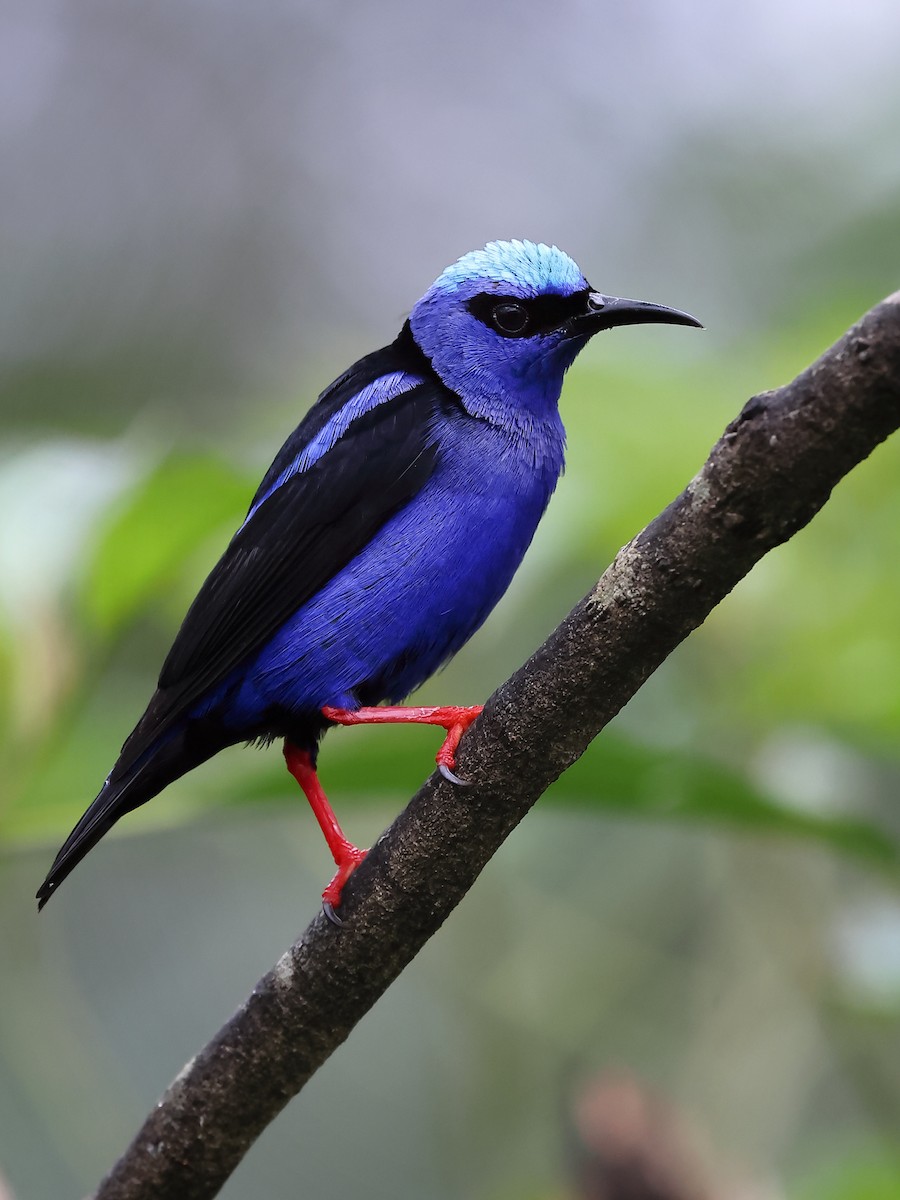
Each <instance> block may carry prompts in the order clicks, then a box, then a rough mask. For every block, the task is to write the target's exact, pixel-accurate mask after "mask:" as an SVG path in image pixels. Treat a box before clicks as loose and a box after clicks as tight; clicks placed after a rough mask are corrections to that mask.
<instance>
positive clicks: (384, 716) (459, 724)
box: [301, 704, 483, 786]
mask: <svg viewBox="0 0 900 1200" xmlns="http://www.w3.org/2000/svg"><path fill="white" fill-rule="evenodd" d="M482 707H483V706H482V705H481V704H476V705H473V706H472V707H470V708H459V707H458V706H456V705H452V704H451V705H446V706H444V707H432V708H415V707H408V706H403V705H396V706H394V707H391V708H357V709H352V708H323V709H322V716H323V717H325V718H326V720H328V721H334V723H335V724H336V725H400V724H413V725H440V726H442V727H443V728H444V729H446V730H447V736H446V737H445V738H444V740H443V742H442V743H441V748H440V750H438V752H437V754H436V755H435V759H434V760H435V762H436V763H437V764H438V766H439V767H440V769H441V774H442V775H444V776H445V777H446V778H447V779H449V780H450V782H451V783H462V782H463V781H462V780H461V779H459V778H458V777H457V776H456V775H454V774H453V770H454V768H455V766H456V748H457V746H458V745H459V741H460V738H461V737H462V735H463V734H464V733H465V732H466V730H467V729H468V728H469V726H470V725H471V724H472V722H473V721H474V720H475V718H476V717H477V716H479V715H480V714H481V710H482ZM301 786H302V785H301Z"/></svg>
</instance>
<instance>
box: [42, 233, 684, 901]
mask: <svg viewBox="0 0 900 1200" xmlns="http://www.w3.org/2000/svg"><path fill="white" fill-rule="evenodd" d="M645 322H664V323H668V324H673V325H694V326H699V324H700V323H699V321H696V320H695V319H694V318H693V317H691V316H689V315H688V314H687V313H683V312H679V311H678V310H677V309H672V308H666V307H664V306H662V305H657V304H648V303H644V302H642V301H635V300H622V299H616V298H614V297H611V296H606V295H602V294H601V293H599V292H595V291H594V290H592V288H591V287H590V285H589V284H588V282H587V280H586V279H585V278H584V276H583V275H582V273H581V271H580V270H579V269H578V267H577V266H576V265H575V263H574V262H573V261H572V259H571V258H569V257H568V255H566V254H563V252H562V251H561V250H558V249H557V248H556V247H555V246H545V245H536V244H534V243H532V242H525V241H510V242H490V243H489V244H488V245H487V246H485V247H484V249H483V250H475V251H473V252H471V253H469V254H466V255H464V256H463V257H462V258H461V259H459V261H458V262H456V263H454V264H453V265H452V266H450V267H448V268H447V269H446V270H445V271H444V272H443V274H441V275H440V276H439V277H438V279H437V280H436V281H435V283H434V284H433V285H432V286H431V287H430V288H429V290H428V291H427V292H426V293H425V295H424V296H423V297H422V299H421V300H419V302H418V303H417V304H416V305H415V307H414V308H413V310H412V313H411V315H410V317H409V320H408V321H407V322H406V323H405V324H404V326H403V328H402V330H401V331H400V334H399V336H398V337H397V339H396V340H395V341H394V342H392V343H391V345H389V346H386V347H385V348H384V349H382V350H376V351H375V352H374V353H373V354H369V355H367V356H366V357H365V358H362V359H360V360H359V362H357V363H355V364H354V365H353V366H352V367H350V368H349V370H347V371H345V372H344V374H343V375H341V376H340V377H339V378H338V379H336V380H335V382H334V383H333V384H331V386H330V387H328V388H326V390H325V391H324V392H323V393H322V395H321V396H320V397H319V399H318V401H317V402H316V404H315V405H313V407H312V408H311V409H310V410H309V412H308V413H307V414H306V416H305V417H304V418H303V420H302V421H301V422H300V424H299V425H298V426H297V428H296V429H295V430H294V432H293V433H292V434H291V435H290V437H289V438H288V439H287V441H286V442H285V444H284V445H283V446H282V448H281V450H280V451H279V452H278V455H277V456H276V458H275V461H274V462H273V463H272V465H271V467H270V468H269V470H268V471H267V473H266V475H265V478H264V479H263V481H262V483H261V484H260V486H259V490H258V491H257V493H256V495H255V496H254V497H253V501H252V503H251V505H250V509H249V512H248V513H247V517H246V519H245V520H244V522H243V524H242V525H241V527H240V528H239V529H238V531H237V533H236V534H235V535H234V537H233V538H232V540H231V542H230V543H229V545H228V547H227V549H226V550H225V553H224V554H223V555H222V558H221V559H220V560H219V562H218V564H217V565H216V567H215V568H214V569H213V571H212V573H211V574H210V576H209V578H208V579H207V580H206V582H205V583H204V584H203V586H202V587H201V589H200V592H199V594H198V596H197V598H196V600H195V601H194V603H193V604H192V605H191V607H190V609H189V611H188V614H187V616H186V617H185V620H184V623H183V625H182V626H181V629H180V631H179V633H178V636H177V637H176V639H175V643H174V645H173V646H172V649H171V650H170V651H169V655H168V657H167V658H166V660H165V663H164V664H163V668H162V672H161V673H160V676H159V684H158V686H157V690H156V691H155V693H154V694H153V696H152V697H151V699H150V703H149V704H148V706H147V710H146V712H145V713H144V715H143V716H142V717H141V719H140V721H138V723H137V726H136V727H135V729H134V731H133V732H132V733H131V735H130V736H129V738H128V740H127V741H126V742H125V744H124V746H123V747H122V752H121V755H120V756H119V759H118V761H117V762H116V764H115V766H114V767H113V769H112V771H111V772H110V774H109V777H108V778H107V780H106V782H105V783H104V785H103V787H102V788H101V790H100V793H99V795H98V796H97V798H96V799H95V800H94V802H93V804H91V806H90V808H88V810H87V812H86V813H85V814H84V816H83V817H82V818H81V820H80V821H79V822H78V824H77V825H76V826H75V828H74V830H73V831H72V833H71V834H70V836H69V838H68V839H67V840H66V842H65V844H64V845H63V847H62V849H61V850H60V852H59V854H58V855H57V856H56V860H55V861H54V863H53V866H52V867H51V869H50V872H49V874H48V875H47V878H46V880H45V881H44V883H43V884H42V885H41V888H40V890H39V891H38V893H37V898H38V900H39V902H40V904H39V906H40V907H42V906H43V905H44V904H45V903H46V901H47V900H48V899H49V897H50V896H51V895H52V894H53V893H54V891H55V890H56V888H57V887H58V886H59V884H60V883H61V882H62V880H63V879H65V878H66V876H67V875H68V874H69V872H70V871H71V870H72V869H73V868H74V867H75V866H76V864H77V863H78V862H80V860H81V859H82V858H83V857H84V855H85V854H87V852H88V851H89V850H90V849H91V848H92V847H93V846H94V845H96V843H97V842H98V841H99V840H100V838H101V837H103V835H104V834H105V833H106V832H107V830H109V829H110V828H111V827H112V826H113V825H114V824H115V822H116V821H118V820H119V818H120V817H122V816H123V815H124V814H125V813H127V812H130V811H131V810H132V809H135V808H137V807H138V806H139V805H141V804H144V803H146V801H148V800H150V799H151V798H152V797H153V796H155V795H156V794H157V793H158V792H160V791H162V789H163V788H165V787H166V786H167V785H168V784H170V783H171V782H172V781H173V780H175V779H178V778H179V777H180V776H182V775H184V774H185V772H187V771H190V770H192V769H193V768H194V767H196V766H199V765H200V764H201V763H202V762H205V761H206V760H207V759H208V758H211V757H212V755H214V754H217V753H218V752H219V751H220V750H222V749H224V748H225V747H226V746H230V745H233V744H234V743H236V742H247V741H261V742H264V743H265V742H270V741H273V740H274V739H276V738H283V739H284V753H285V758H286V761H287V765H288V769H289V770H290V772H291V774H292V775H293V776H294V777H295V779H296V780H297V782H298V783H299V785H300V787H301V788H302V789H303V791H304V793H305V794H306V796H307V798H308V800H309V802H310V804H311V805H312V807H313V811H314V812H315V814H316V816H317V818H318V820H319V823H320V825H321V827H322V830H323V832H324V834H325V837H326V839H327V841H328V845H329V848H330V850H331V852H332V855H333V857H334V860H335V863H336V866H337V874H336V875H335V877H334V879H333V880H332V881H331V883H330V884H329V886H328V887H327V888H326V889H325V892H324V893H323V902H324V905H325V911H326V913H327V914H328V915H329V916H330V917H331V918H332V919H335V920H336V919H337V918H336V917H335V914H334V909H335V908H336V907H337V906H338V904H339V903H340V898H341V889H342V888H343V885H344V883H345V882H346V880H347V878H348V877H349V875H350V873H351V872H352V871H353V869H354V868H355V867H356V865H357V864H358V863H359V861H360V860H361V859H362V857H363V856H364V854H365V851H363V850H359V849H357V848H356V847H355V846H353V845H352V844H351V843H350V842H349V841H348V840H347V839H346V838H345V837H344V835H343V833H342V831H341V828H340V826H339V825H338V822H337V820H336V818H335V816H334V814H333V812H332V810H331V808H330V806H329V804H328V801H327V799H326V797H325V795H324V792H323V791H322V788H321V785H320V784H319V781H318V777H317V775H316V757H317V752H318V746H319V741H320V739H321V737H322V734H323V733H324V732H325V731H326V730H327V729H328V728H330V727H331V726H332V725H334V724H344V725H352V724H358V723H361V722H384V721H418V722H425V723H429V724H435V725H439V726H443V727H444V728H445V730H446V731H447V736H446V738H445V741H444V743H443V745H442V747H441V750H440V751H439V753H438V756H437V761H438V763H439V765H440V768H441V770H442V772H443V773H444V774H445V775H446V777H447V778H448V779H450V780H451V782H454V783H461V782H462V781H461V780H460V779H459V778H458V777H457V776H456V775H455V774H454V766H455V751H456V746H457V744H458V742H459V739H460V737H461V735H462V733H463V731H464V730H465V729H466V727H467V726H468V725H469V724H470V723H471V721H472V720H474V719H475V717H476V716H477V714H478V713H479V712H480V711H481V710H480V708H479V707H475V708H397V707H375V706H380V705H382V704H383V702H384V701H388V702H389V703H390V704H391V705H396V704H397V702H398V701H399V700H401V699H403V698H404V697H405V696H406V695H408V694H409V693H410V692H411V691H413V689H415V688H417V687H418V686H419V685H420V684H421V683H423V682H424V680H426V679H427V678H428V677H429V676H430V675H432V674H433V673H434V672H435V671H436V670H437V669H438V668H439V667H440V666H441V665H442V664H443V663H445V662H446V661H447V660H448V659H449V658H450V657H451V656H452V655H454V654H455V653H456V652H457V650H459V649H460V647H461V646H462V645H463V644H464V643H465V642H466V641H467V640H468V639H469V638H470V637H471V636H472V634H473V633H474V632H475V630H476V629H478V627H479V626H480V625H481V624H482V622H483V621H484V619H485V618H486V617H487V615H488V613H489V612H490V611H491V609H492V608H493V607H494V605H495V604H496V603H497V601H498V600H499V599H500V597H501V596H502V595H503V593H504V592H505V590H506V588H507V586H508V585H509V582H510V580H511V579H512V577H513V574H514V572H515V571H516V568H517V567H518V566H519V563H520V562H521V561H522V557H523V555H524V554H525V551H526V550H527V548H528V545H529V543H530V542H531V539H532V537H533V535H534V531H535V529H536V527H537V524H538V521H539V520H540V518H541V515H542V514H543V512H544V510H545V508H546V507H547V502H548V501H549V499H550V496H551V494H552V492H553V489H554V487H555V486H556V482H557V480H558V479H559V476H560V474H561V472H562V469H563V454H564V447H565V432H564V430H563V425H562V421H561V420H560V416H559V410H558V401H559V396H560V392H561V389H562V383H563V375H564V374H565V372H566V370H567V369H568V367H570V366H571V364H572V362H573V361H574V359H575V357H576V355H577V354H578V353H579V352H580V351H581V350H582V349H583V348H584V346H585V345H587V342H588V340H589V339H590V338H591V337H593V335H594V334H595V333H597V332H598V331H599V330H601V329H609V328H611V327H613V326H615V325H634V324H640V323H645Z"/></svg>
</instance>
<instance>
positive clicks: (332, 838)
mask: <svg viewBox="0 0 900 1200" xmlns="http://www.w3.org/2000/svg"><path fill="white" fill-rule="evenodd" d="M284 760H285V762H286V763H287V769H288V770H289V771H290V773H291V774H292V775H293V777H294V778H295V779H296V780H297V782H298V783H299V784H300V787H301V788H302V789H303V794H304V795H305V796H306V798H307V800H308V801H309V806H310V808H311V809H312V810H313V813H314V814H315V818H316V820H317V821H318V822H319V828H320V829H321V830H322V832H323V833H324V834H325V841H326V842H327V843H328V849H329V850H330V851H331V854H332V857H333V858H334V861H335V863H336V864H337V873H336V874H335V877H334V879H332V881H331V883H329V885H328V887H327V888H326V889H325V891H324V892H323V893H322V904H323V907H324V909H325V915H326V916H327V917H328V918H329V920H331V921H334V922H335V923H336V924H338V925H340V921H339V920H338V918H337V917H335V915H334V910H335V909H336V908H337V907H338V905H339V904H340V902H341V893H342V892H343V890H344V884H345V883H346V882H347V880H348V879H349V878H350V876H351V875H352V874H353V872H354V871H355V870H356V868H357V867H358V866H359V864H360V863H361V862H362V860H363V859H364V858H365V857H366V853H367V851H365V850H360V849H359V847H358V846H354V845H353V843H352V842H348V841H347V839H346V838H345V837H344V831H343V830H342V829H341V827H340V825H339V824H338V819H337V817H336V816H335V815H334V810H333V809H332V807H331V805H330V804H329V803H328V797H327V796H326V795H325V792H324V790H323V788H322V785H321V783H319V777H318V775H317V774H316V768H315V767H314V766H313V763H312V756H311V755H310V753H309V751H308V750H299V749H298V748H297V747H296V746H294V745H292V744H291V743H290V742H289V741H287V739H285V743H284Z"/></svg>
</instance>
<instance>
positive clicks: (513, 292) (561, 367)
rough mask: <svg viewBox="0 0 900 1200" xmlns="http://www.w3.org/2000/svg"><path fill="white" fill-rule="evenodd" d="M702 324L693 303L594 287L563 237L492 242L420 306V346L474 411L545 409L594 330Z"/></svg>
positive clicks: (416, 326) (413, 323)
mask: <svg viewBox="0 0 900 1200" xmlns="http://www.w3.org/2000/svg"><path fill="white" fill-rule="evenodd" d="M651 321H655V322H663V323H666V324H670V325H696V326H699V324H700V322H699V321H697V320H695V319H694V318H693V317H691V316H689V315H688V314H687V313H683V312H679V311H678V310H677V309H674V308H666V307H664V306H663V305H659V304H648V303H645V302H643V301H640V300H621V299H617V298H616V297H613V296H606V295H603V294H601V293H600V292H596V291H594V290H593V289H592V288H591V286H590V284H589V283H588V281H587V280H586V279H585V277H584V276H583V275H582V273H581V271H580V270H579V268H578V267H577V266H576V265H575V263H574V262H573V261H572V259H571V258H569V256H568V255H567V254H564V253H563V252H562V250H558V249H557V248H556V246H544V245H537V244H535V243H534V242H519V241H512V242H489V243H488V244H487V245H486V246H485V247H484V249H483V250H473V251H471V253H469V254H465V255H463V257H462V258H461V259H459V261H458V262H455V263H454V264H453V265H452V266H450V267H448V268H447V269H446V270H445V271H444V272H443V273H442V274H441V275H439V276H438V278H437V279H436V280H435V282H434V283H433V284H432V286H431V287H430V288H429V289H428V291H427V292H426V293H425V295H424V296H423V297H422V299H421V300H420V301H419V302H418V304H416V306H415V308H414V309H413V311H412V313H411V314H410V327H411V329H412V334H413V337H414V338H415V340H416V342H417V343H418V345H419V347H420V348H421V349H422V350H423V351H424V353H425V354H426V355H427V356H428V358H429V359H430V360H431V363H432V366H433V367H434V369H435V371H436V372H437V373H438V375H439V376H440V378H441V379H442V380H443V382H444V383H445V384H446V385H447V386H448V387H450V388H452V389H453V390H454V391H455V392H457V393H458V394H459V395H460V396H461V397H462V399H463V402H464V403H465V404H466V406H467V407H469V408H470V409H471V410H472V411H475V412H478V413H479V414H480V415H484V416H489V417H496V418H497V419H498V420H500V419H502V414H503V411H504V410H508V409H509V408H510V407H513V408H515V409H517V410H520V411H521V410H522V409H527V410H530V411H531V413H532V414H534V415H538V414H540V413H542V412H545V411H547V410H548V409H550V408H553V407H555V406H556V404H557V402H558V400H559V394H560V390H561V389H562V381H563V375H564V373H565V371H566V370H567V369H568V367H570V366H571V365H572V363H573V361H574V360H575V357H576V355H577V354H578V352H579V351H580V350H582V349H583V348H584V346H585V345H587V342H588V341H589V339H590V338H592V337H593V335H594V334H595V333H599V331H600V330H601V329H610V328H612V327H613V326H614V325H637V324H642V323H645V322H651Z"/></svg>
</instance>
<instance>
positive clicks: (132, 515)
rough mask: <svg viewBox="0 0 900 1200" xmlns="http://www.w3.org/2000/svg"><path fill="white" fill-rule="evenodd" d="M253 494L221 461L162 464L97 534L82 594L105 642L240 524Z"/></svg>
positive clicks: (180, 459) (182, 459)
mask: <svg viewBox="0 0 900 1200" xmlns="http://www.w3.org/2000/svg"><path fill="white" fill-rule="evenodd" d="M250 494H251V489H250V487H249V486H248V483H247V479H246V477H245V476H244V475H243V474H241V473H240V472H239V471H237V470H236V469H235V468H234V467H231V466H229V465H227V464H226V463H223V462H221V461H220V460H218V459H215V458H211V457H206V456H200V455H175V456H172V457H170V458H168V459H166V460H165V461H164V462H162V463H161V464H160V465H159V466H158V467H157V468H156V469H155V470H154V471H153V472H152V473H151V474H150V475H149V476H147V477H146V478H145V479H143V480H141V482H140V483H139V484H138V485H137V487H135V489H134V490H133V491H132V492H131V493H130V494H129V495H127V496H126V497H125V499H124V501H122V503H121V507H119V508H118V510H117V511H116V512H115V513H114V514H113V515H112V516H111V517H110V519H109V522H108V524H107V526H106V528H105V530H104V531H103V532H102V534H101V535H100V539H99V542H98V544H97V548H96V551H95V553H94V555H93V558H92V560H91V561H90V563H89V565H88V568H87V572H86V575H85V578H84V583H83V588H82V607H83V611H84V613H85V616H86V617H87V620H88V623H89V624H90V625H91V626H92V627H93V628H94V629H95V630H96V631H98V632H100V633H102V634H104V635H106V636H107V637H108V636H110V635H112V634H114V633H116V632H118V631H119V630H120V629H121V628H122V627H123V626H124V625H125V624H126V623H127V622H128V621H129V620H131V619H132V618H133V617H134V615H135V614H136V613H137V612H138V611H139V610H140V609H141V608H142V607H143V606H144V605H146V604H147V602H148V601H149V600H150V599H151V598H152V597H153V596H155V595H157V594H159V593H160V592H161V591H162V590H163V589H164V588H165V587H166V586H167V584H168V583H169V582H170V580H171V579H172V578H173V576H174V575H175V573H176V572H177V569H178V567H179V566H180V565H181V563H182V562H183V561H184V559H185V558H186V557H187V556H188V555H190V554H191V553H193V552H194V551H195V550H196V549H197V548H198V546H200V545H201V544H202V543H203V542H204V541H205V540H206V539H207V537H208V536H209V535H210V533H212V532H213V531H214V530H217V529H219V528H220V527H221V526H223V525H226V524H230V525H231V526H234V525H236V524H237V523H239V522H240V520H241V518H242V517H243V514H244V512H245V511H246V507H247V502H248V500H249V497H250Z"/></svg>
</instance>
